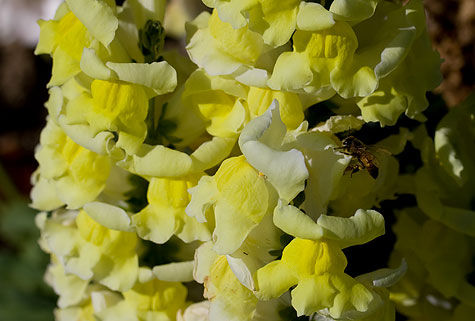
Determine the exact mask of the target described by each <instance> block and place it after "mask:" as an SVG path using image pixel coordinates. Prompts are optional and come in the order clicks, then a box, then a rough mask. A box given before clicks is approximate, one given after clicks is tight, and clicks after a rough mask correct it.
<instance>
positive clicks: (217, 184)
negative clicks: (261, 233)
mask: <svg viewBox="0 0 475 321" xmlns="http://www.w3.org/2000/svg"><path fill="white" fill-rule="evenodd" d="M190 193H191V202H190V203H189V205H188V206H187V208H186V213H187V214H188V215H190V216H192V217H194V218H196V219H197V220H198V222H208V221H211V222H212V221H215V224H216V225H215V226H216V227H215V229H214V232H213V236H212V239H213V242H214V249H215V251H216V252H217V253H220V254H231V253H233V252H234V251H236V250H237V249H238V248H239V247H240V246H241V244H242V243H243V242H244V240H245V239H246V237H247V236H248V234H249V233H250V232H251V231H252V230H253V229H254V228H255V227H256V226H257V225H258V224H259V223H260V222H261V220H262V219H263V217H264V216H265V215H266V214H267V213H269V212H271V211H272V210H273V209H274V206H275V205H274V204H275V202H276V195H275V191H274V190H273V189H272V187H271V186H269V183H268V182H267V181H266V179H265V176H264V175H261V174H259V172H258V171H256V170H255V169H254V168H253V167H252V166H251V165H249V163H248V162H247V161H246V159H245V157H244V156H239V157H233V158H229V159H227V160H225V161H224V162H223V163H222V164H221V166H220V168H219V169H218V171H217V172H216V174H215V175H214V176H203V177H202V178H201V179H200V181H199V182H198V185H197V186H195V187H193V188H191V189H190Z"/></svg>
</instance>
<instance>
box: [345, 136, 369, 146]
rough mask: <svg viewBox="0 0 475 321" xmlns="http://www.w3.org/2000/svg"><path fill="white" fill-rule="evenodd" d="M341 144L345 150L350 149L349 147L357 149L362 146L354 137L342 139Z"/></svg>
mask: <svg viewBox="0 0 475 321" xmlns="http://www.w3.org/2000/svg"><path fill="white" fill-rule="evenodd" d="M341 144H342V146H343V147H345V148H351V147H353V148H359V147H363V146H364V144H363V143H362V142H361V141H360V140H359V139H358V138H356V137H355V136H348V137H346V138H345V139H343V140H342V141H341Z"/></svg>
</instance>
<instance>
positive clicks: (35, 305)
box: [0, 168, 56, 321]
mask: <svg viewBox="0 0 475 321" xmlns="http://www.w3.org/2000/svg"><path fill="white" fill-rule="evenodd" d="M0 171H1V175H0V192H1V195H2V196H3V200H2V199H0V320H5V321H7V320H12V321H14V320H15V321H50V320H53V319H54V317H53V309H54V307H55V305H56V295H55V294H54V293H53V291H52V289H51V288H49V287H48V286H47V285H46V283H45V282H44V280H43V274H44V271H45V270H46V266H47V264H48V262H49V257H48V255H47V254H45V253H43V252H42V251H41V249H40V248H39V246H38V243H37V240H38V238H39V236H40V234H39V231H38V229H37V227H36V226H35V222H34V217H35V215H36V211H35V210H33V209H31V208H29V207H28V203H27V200H26V199H24V198H22V197H20V196H19V195H18V193H17V192H16V191H15V190H14V187H13V185H12V184H11V182H10V181H9V180H8V177H7V175H5V172H4V171H3V169H1V168H0Z"/></svg>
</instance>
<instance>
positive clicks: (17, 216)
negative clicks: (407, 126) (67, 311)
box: [0, 0, 475, 321]
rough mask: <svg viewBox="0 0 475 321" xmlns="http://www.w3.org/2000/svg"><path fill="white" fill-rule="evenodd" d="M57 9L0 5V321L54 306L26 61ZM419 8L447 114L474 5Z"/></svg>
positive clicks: (453, 1) (12, 0)
mask: <svg viewBox="0 0 475 321" xmlns="http://www.w3.org/2000/svg"><path fill="white" fill-rule="evenodd" d="M194 1H199V0H194ZM60 2H61V1H60V0H0V115H1V116H0V320H19V321H22V320H24V321H30V320H31V321H33V320H52V319H53V314H52V310H53V307H54V305H55V300H56V298H55V296H54V294H53V292H52V290H51V289H49V288H48V287H47V286H46V285H44V284H43V282H42V275H43V273H44V270H45V267H46V264H47V262H48V260H49V258H48V257H47V255H46V254H43V253H42V252H41V251H40V250H39V248H38V246H37V244H36V240H37V238H38V236H39V233H38V232H37V230H36V227H35V226H34V216H35V214H36V212H35V211H34V210H31V209H29V208H28V194H29V191H30V188H31V186H30V176H31V174H32V172H33V171H34V170H35V168H36V167H37V163H36V161H35V159H34V149H35V146H36V145H37V144H38V141H39V134H40V131H41V129H42V127H43V126H44V125H45V117H46V109H45V108H44V107H43V104H44V102H45V101H46V100H47V98H48V93H47V89H46V83H47V82H48V80H49V78H50V70H51V59H50V58H49V57H47V56H35V55H34V54H33V51H34V47H35V44H36V41H37V38H38V34H39V28H38V26H37V25H36V20H37V19H39V18H42V19H51V18H52V17H53V15H54V10H55V8H56V6H57V5H58V3H60ZM118 2H119V3H121V2H123V1H118ZM174 2H175V3H178V2H180V3H185V5H186V3H187V2H188V3H191V1H190V0H175V1H174ZM424 4H425V7H426V13H427V18H428V19H427V23H428V30H429V33H430V35H431V37H432V40H433V45H434V48H436V49H437V50H438V51H439V53H440V55H441V56H442V58H443V59H444V63H443V64H442V67H441V70H442V74H443V76H444V81H443V82H442V84H441V85H440V86H439V87H438V88H437V89H436V90H435V91H434V93H435V94H436V95H437V96H441V97H442V98H443V101H445V105H446V106H447V108H450V107H452V106H455V105H456V104H458V103H460V102H461V101H463V100H464V99H465V98H466V97H467V96H468V95H469V93H470V92H472V91H473V89H474V86H475V80H474V77H475V70H474V66H475V46H474V37H475V1H473V0H424ZM431 96H433V95H431ZM438 101H440V99H438Z"/></svg>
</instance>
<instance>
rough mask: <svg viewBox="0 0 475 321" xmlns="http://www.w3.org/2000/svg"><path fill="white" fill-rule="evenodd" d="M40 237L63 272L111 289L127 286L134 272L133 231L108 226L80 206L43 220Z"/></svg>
mask: <svg viewBox="0 0 475 321" xmlns="http://www.w3.org/2000/svg"><path fill="white" fill-rule="evenodd" d="M41 232H42V233H41V238H42V242H43V244H45V246H46V249H47V250H48V251H49V252H51V253H52V254H54V255H56V256H57V257H58V259H60V260H61V262H62V264H63V265H64V268H65V271H66V272H67V273H72V274H75V275H77V276H78V277H79V278H81V279H83V280H94V281H97V282H98V283H100V284H103V285H105V286H107V287H108V288H110V289H112V290H122V291H125V290H128V289H130V288H131V287H132V286H133V285H134V284H135V281H136V279H137V276H138V256H137V253H136V246H137V242H138V237H137V235H136V234H135V233H131V232H123V231H116V230H111V229H108V228H107V227H104V226H103V225H101V224H99V223H97V222H96V221H95V220H93V219H92V218H91V217H90V216H89V215H88V214H87V213H86V212H85V211H84V210H81V211H79V212H67V213H56V214H55V215H54V216H53V217H51V218H47V219H45V220H44V223H43V226H42V229H41Z"/></svg>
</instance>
